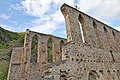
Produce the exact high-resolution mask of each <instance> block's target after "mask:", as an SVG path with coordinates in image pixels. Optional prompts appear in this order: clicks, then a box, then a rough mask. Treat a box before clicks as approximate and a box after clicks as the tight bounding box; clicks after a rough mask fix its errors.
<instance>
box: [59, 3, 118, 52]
mask: <svg viewBox="0 0 120 80" xmlns="http://www.w3.org/2000/svg"><path fill="white" fill-rule="evenodd" d="M61 11H62V13H63V15H64V18H65V21H66V27H67V40H68V41H75V42H79V43H83V41H82V35H81V30H80V23H81V27H82V31H83V35H84V40H85V44H86V45H88V46H91V47H97V48H101V49H106V50H114V51H120V32H119V31H117V30H115V29H113V28H112V27H110V26H108V25H106V24H104V23H102V22H100V21H98V20H96V19H94V18H92V17H91V16H88V15H87V14H85V13H83V12H81V11H78V10H77V9H75V8H73V7H71V6H69V5H66V4H65V5H63V6H62V7H61Z"/></svg>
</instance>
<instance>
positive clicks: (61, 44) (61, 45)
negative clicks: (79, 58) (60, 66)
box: [60, 40, 65, 60]
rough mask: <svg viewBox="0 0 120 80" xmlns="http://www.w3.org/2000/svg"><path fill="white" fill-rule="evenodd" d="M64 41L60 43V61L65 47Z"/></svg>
mask: <svg viewBox="0 0 120 80" xmlns="http://www.w3.org/2000/svg"><path fill="white" fill-rule="evenodd" d="M64 44H65V43H64V41H63V40H61V41H60V59H61V60H62V47H63V46H64Z"/></svg>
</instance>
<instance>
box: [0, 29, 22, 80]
mask: <svg viewBox="0 0 120 80" xmlns="http://www.w3.org/2000/svg"><path fill="white" fill-rule="evenodd" d="M0 39H1V41H0V80H6V78H7V72H8V67H9V62H10V55H11V49H12V47H13V46H22V45H23V39H24V33H16V32H11V31H8V30H5V29H3V28H1V27H0Z"/></svg>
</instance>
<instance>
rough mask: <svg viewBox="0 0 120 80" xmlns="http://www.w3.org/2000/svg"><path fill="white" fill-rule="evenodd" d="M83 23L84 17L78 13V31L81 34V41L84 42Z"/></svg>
mask: <svg viewBox="0 0 120 80" xmlns="http://www.w3.org/2000/svg"><path fill="white" fill-rule="evenodd" d="M83 25H84V19H83V17H82V15H81V14H80V15H79V26H80V32H81V36H82V41H83V43H84V42H85V39H84V33H83V29H82V28H83Z"/></svg>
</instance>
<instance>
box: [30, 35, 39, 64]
mask: <svg viewBox="0 0 120 80" xmlns="http://www.w3.org/2000/svg"><path fill="white" fill-rule="evenodd" d="M37 54H38V36H37V35H34V36H33V37H32V43H31V56H30V63H37Z"/></svg>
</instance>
